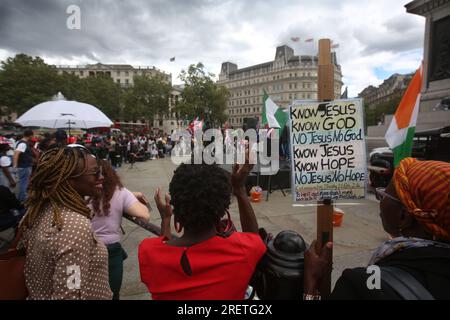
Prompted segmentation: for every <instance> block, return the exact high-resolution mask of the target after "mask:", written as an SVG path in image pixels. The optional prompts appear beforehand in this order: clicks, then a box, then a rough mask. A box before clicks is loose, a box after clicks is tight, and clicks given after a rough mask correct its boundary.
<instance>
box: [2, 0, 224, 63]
mask: <svg viewBox="0 0 450 320" xmlns="http://www.w3.org/2000/svg"><path fill="white" fill-rule="evenodd" d="M218 3H220V2H214V1H206V2H205V1H200V0H188V1H80V0H79V1H74V0H72V1H50V0H45V1H25V0H19V1H17V0H16V1H14V0H6V1H2V2H1V3H0V16H1V17H2V18H3V19H1V20H0V21H2V22H1V24H0V26H1V29H0V39H1V40H0V48H2V49H6V50H9V51H12V52H25V53H29V54H44V55H47V56H61V57H65V58H71V57H76V56H86V57H89V58H91V59H93V60H96V59H97V58H98V59H105V60H111V59H114V58H115V57H118V56H120V55H122V54H124V53H130V52H131V53H133V54H134V53H137V54H139V55H140V58H141V60H142V59H144V60H154V59H157V58H158V57H160V56H161V55H165V56H166V57H168V56H171V55H172V54H173V51H174V50H175V49H177V50H178V52H180V51H181V52H180V54H182V55H187V56H189V55H193V56H194V55H195V54H198V53H199V52H200V53H201V52H207V51H208V50H211V48H212V47H213V46H214V37H215V35H218V34H219V33H220V32H219V29H220V25H215V24H214V21H210V20H209V19H208V17H207V16H205V15H204V14H203V12H204V10H210V9H211V8H212V7H213V6H215V5H217V4H218ZM71 4H75V5H78V6H79V7H80V9H81V30H69V29H68V28H67V27H66V20H67V18H68V16H69V15H68V14H66V8H67V7H68V6H69V5H71ZM180 48H183V49H180ZM184 50H186V51H185V52H183V51H184ZM171 51H172V52H171ZM193 51H194V52H195V53H192V52H193ZM138 58H139V57H138Z"/></svg>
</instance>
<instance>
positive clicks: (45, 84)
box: [0, 54, 59, 115]
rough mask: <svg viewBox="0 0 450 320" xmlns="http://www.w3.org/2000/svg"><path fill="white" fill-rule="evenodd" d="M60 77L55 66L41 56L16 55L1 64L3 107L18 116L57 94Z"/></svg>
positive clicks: (0, 79)
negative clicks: (47, 62) (48, 63)
mask: <svg viewBox="0 0 450 320" xmlns="http://www.w3.org/2000/svg"><path fill="white" fill-rule="evenodd" d="M58 86H59V77H58V74H57V71H56V69H55V68H54V67H51V66H49V65H47V64H46V63H45V62H44V60H42V59H41V58H39V57H35V58H33V57H30V56H28V55H26V54H17V55H16V56H15V57H14V58H11V57H10V58H8V59H6V61H2V62H1V69H0V105H4V106H7V107H8V110H6V112H17V113H18V114H19V115H21V114H22V113H24V112H26V111H27V110H28V109H30V108H31V107H34V106H35V105H37V104H39V103H41V102H44V101H48V100H49V99H50V98H51V97H52V96H53V95H55V94H56V93H57V88H58Z"/></svg>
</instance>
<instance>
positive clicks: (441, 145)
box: [368, 126, 450, 188]
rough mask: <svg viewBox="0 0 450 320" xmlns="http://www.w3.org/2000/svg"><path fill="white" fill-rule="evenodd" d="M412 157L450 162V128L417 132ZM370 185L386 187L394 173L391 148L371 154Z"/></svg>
mask: <svg viewBox="0 0 450 320" xmlns="http://www.w3.org/2000/svg"><path fill="white" fill-rule="evenodd" d="M412 156H413V157H414V158H418V159H420V160H438V161H445V162H450V126H447V127H442V128H438V129H431V130H424V131H420V132H416V134H415V135H414V142H413V149H412ZM368 169H369V185H370V186H371V187H372V188H378V187H386V186H387V185H388V184H389V181H391V178H392V174H393V173H394V154H393V152H392V150H391V149H390V148H387V147H386V148H375V149H373V150H372V151H371V152H370V154H369V167H368Z"/></svg>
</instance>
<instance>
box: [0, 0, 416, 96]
mask: <svg viewBox="0 0 450 320" xmlns="http://www.w3.org/2000/svg"><path fill="white" fill-rule="evenodd" d="M407 1H408V0H394V1H392V0H377V1H373V0H340V1H334V0H318V1H307V0H271V1H263V0H255V1H253V0H252V1H250V0H225V1H223V0H222V1H219V0H209V1H207V0H185V1H179V0H172V1H170V0H169V1H157V0H152V1H144V0H135V1H126V2H125V1H111V0H104V1H102V0H95V1H83V0H61V1H56V0H42V1H39V4H37V2H36V4H35V2H33V1H25V0H4V1H2V2H1V3H0V39H2V40H1V41H0V59H4V58H5V56H8V55H11V54H13V53H17V52H25V53H28V54H32V55H41V56H42V57H44V58H45V59H46V60H47V61H48V62H49V63H57V64H68V63H71V64H85V63H92V62H96V61H101V62H104V63H129V64H132V65H143V66H148V65H150V66H152V65H155V66H156V67H158V68H160V69H162V70H165V71H167V72H169V73H172V75H173V77H172V79H173V81H174V82H175V83H179V80H178V79H177V78H176V77H177V76H178V74H179V72H180V71H181V69H185V68H187V66H188V65H189V64H192V63H196V62H198V61H201V62H203V63H204V64H205V66H206V68H207V69H208V71H210V72H213V73H216V74H217V73H218V72H219V70H220V66H221V63H222V62H224V61H232V62H235V63H237V64H238V66H239V67H240V68H242V67H247V66H250V65H255V64H259V63H263V62H267V61H271V60H273V57H274V54H275V47H276V46H277V45H280V44H288V45H290V46H292V47H293V48H294V50H295V53H296V54H314V53H315V51H316V50H317V44H315V45H311V44H307V43H304V40H305V39H306V38H314V39H315V40H316V41H317V40H318V39H319V38H324V37H328V38H330V39H332V40H333V41H334V42H335V43H339V45H340V47H339V49H337V55H338V62H339V63H340V64H341V66H342V72H343V75H344V85H348V87H349V95H350V96H356V95H357V94H358V93H359V92H360V91H361V90H362V89H363V88H364V87H366V86H367V85H370V84H372V85H377V84H379V83H380V82H381V81H382V80H383V79H380V78H378V77H377V75H376V72H375V70H377V69H383V70H385V71H386V72H391V73H395V72H410V71H413V70H415V69H416V68H417V66H418V65H419V63H420V60H421V59H422V46H423V35H424V25H425V19H424V18H423V17H419V16H415V15H412V14H408V13H406V10H405V8H404V5H405V4H406V3H407ZM72 3H74V4H78V5H80V7H81V10H82V19H83V20H82V30H80V31H78V32H69V31H68V30H66V29H65V28H64V27H62V26H64V25H65V19H66V16H65V10H64V8H65V7H66V6H67V5H68V4H72ZM292 36H297V37H300V38H301V42H299V43H293V42H292V41H290V38H291V37H292ZM173 56H175V57H176V60H175V62H170V61H169V59H170V58H171V57H173Z"/></svg>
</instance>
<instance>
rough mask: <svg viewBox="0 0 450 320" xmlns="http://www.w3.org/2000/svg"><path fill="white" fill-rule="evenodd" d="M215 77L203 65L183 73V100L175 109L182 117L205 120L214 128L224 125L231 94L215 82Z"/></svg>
mask: <svg viewBox="0 0 450 320" xmlns="http://www.w3.org/2000/svg"><path fill="white" fill-rule="evenodd" d="M213 77H214V75H213V74H211V73H206V71H205V70H204V66H203V64H202V63H200V62H199V63H198V64H196V65H194V64H192V65H190V66H189V68H188V70H187V71H185V70H183V71H181V74H180V79H181V80H182V81H183V82H184V89H183V93H182V95H181V97H182V99H181V101H180V103H179V104H178V105H177V107H176V108H175V111H176V112H177V114H179V115H180V116H181V117H183V118H184V117H187V118H188V119H194V118H195V117H201V118H204V119H205V120H206V121H209V122H210V124H211V125H212V126H217V125H221V124H223V123H224V122H225V121H226V119H227V116H226V114H225V110H226V102H227V99H228V95H229V92H228V90H227V89H226V88H225V87H223V86H219V85H217V84H216V83H215V81H214V80H213Z"/></svg>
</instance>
